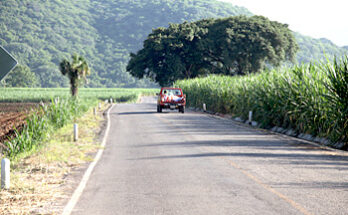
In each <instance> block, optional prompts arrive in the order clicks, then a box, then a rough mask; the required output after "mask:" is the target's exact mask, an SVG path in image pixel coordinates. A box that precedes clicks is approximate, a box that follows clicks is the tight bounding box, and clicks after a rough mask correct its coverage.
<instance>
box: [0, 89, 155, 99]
mask: <svg viewBox="0 0 348 215" xmlns="http://www.w3.org/2000/svg"><path fill="white" fill-rule="evenodd" d="M156 92H158V89H151V88H150V89H142V88H136V89H132V88H81V89H80V90H79V99H81V100H85V99H87V100H88V99H99V100H106V99H110V98H113V99H114V100H115V101H117V102H124V101H128V100H129V99H130V100H132V99H135V98H138V97H139V96H140V95H155V94H156ZM57 97H59V98H61V99H65V100H67V99H69V98H70V97H71V96H70V92H69V89H68V88H29V89H28V88H0V102H40V101H43V102H50V101H51V100H52V99H54V98H57Z"/></svg>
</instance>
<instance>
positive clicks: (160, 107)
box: [158, 105, 162, 113]
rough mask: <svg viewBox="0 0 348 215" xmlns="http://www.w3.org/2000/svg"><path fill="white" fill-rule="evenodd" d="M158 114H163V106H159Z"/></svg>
mask: <svg viewBox="0 0 348 215" xmlns="http://www.w3.org/2000/svg"><path fill="white" fill-rule="evenodd" d="M158 112H159V113H162V106H161V105H158Z"/></svg>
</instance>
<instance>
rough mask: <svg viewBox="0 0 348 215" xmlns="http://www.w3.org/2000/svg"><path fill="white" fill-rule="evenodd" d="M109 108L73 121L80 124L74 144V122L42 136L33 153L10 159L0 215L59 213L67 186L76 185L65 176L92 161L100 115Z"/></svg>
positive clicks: (1, 195)
mask: <svg viewBox="0 0 348 215" xmlns="http://www.w3.org/2000/svg"><path fill="white" fill-rule="evenodd" d="M59 106H61V107H62V106H63V105H59ZM108 106H109V104H103V105H102V107H101V109H98V112H97V115H94V113H93V109H92V108H89V110H88V111H87V112H86V113H84V114H83V117H80V118H78V119H75V120H74V122H75V123H78V124H79V134H80V135H79V139H78V141H76V142H74V141H73V123H67V124H66V125H65V126H63V127H61V128H56V129H54V132H50V135H46V136H45V137H42V141H41V143H40V144H39V145H38V146H36V147H35V150H31V151H27V152H23V153H20V154H18V155H16V157H14V158H11V187H10V189H9V190H0V202H1V204H0V214H61V212H62V209H63V208H62V207H63V206H64V202H65V199H67V198H69V196H70V194H69V193H70V192H72V191H71V190H70V188H69V187H70V186H71V185H73V184H78V182H79V181H78V180H79V179H76V180H77V181H75V180H74V177H67V175H69V173H70V172H74V171H76V168H78V167H79V166H80V165H81V164H83V163H86V162H89V161H91V160H92V159H93V157H92V156H93V153H94V152H96V151H97V150H98V149H99V148H100V141H99V136H100V132H101V130H102V128H103V126H102V124H103V121H104V118H103V116H102V114H103V112H104V111H105V109H106V108H107V107H108ZM56 107H58V106H56ZM66 185H68V186H66Z"/></svg>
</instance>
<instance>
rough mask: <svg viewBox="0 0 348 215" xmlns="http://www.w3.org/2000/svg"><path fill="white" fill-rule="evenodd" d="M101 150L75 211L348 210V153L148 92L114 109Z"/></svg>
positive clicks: (152, 212)
mask: <svg viewBox="0 0 348 215" xmlns="http://www.w3.org/2000/svg"><path fill="white" fill-rule="evenodd" d="M110 114H111V128H110V133H109V136H108V140H107V144H106V147H105V151H104V153H103V156H102V158H101V159H100V161H99V163H98V164H97V165H96V167H95V169H94V171H93V173H92V175H91V178H90V180H89V182H88V184H87V187H86V189H85V190H84V192H83V194H82V196H81V198H80V200H79V202H78V203H77V205H76V206H75V208H74V210H73V213H72V214H238V215H242V214H306V215H307V214H348V209H347V205H348V156H347V153H339V152H335V151H330V150H325V149H321V148H318V147H316V146H312V145H309V144H306V143H304V142H301V141H298V140H295V139H293V138H287V137H284V136H281V135H277V134H272V133H270V132H265V131H262V130H257V129H252V128H248V127H246V126H243V125H239V124H236V123H234V122H232V121H230V120H223V119H218V118H214V117H212V116H209V115H206V114H201V113H195V112H186V113H185V114H181V113H177V112H176V111H175V112H174V111H164V113H156V104H155V100H154V99H153V98H145V99H143V102H142V103H141V104H119V105H117V106H116V107H114V108H113V109H112V111H111V113H110Z"/></svg>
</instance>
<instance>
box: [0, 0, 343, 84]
mask: <svg viewBox="0 0 348 215" xmlns="http://www.w3.org/2000/svg"><path fill="white" fill-rule="evenodd" d="M235 15H247V16H251V15H252V14H251V13H250V12H249V11H248V10H247V9H246V8H243V7H237V6H234V5H232V4H228V3H223V2H219V1H215V0H194V1H192V0H176V1H172V0H90V1H85V0H74V1H68V0H54V1H53V0H52V1H44V0H41V1H31V0H6V1H1V2H0V45H2V46H4V47H5V48H6V49H8V50H9V51H10V52H11V53H12V54H13V55H14V56H15V57H16V58H17V59H18V60H19V62H20V63H21V64H25V65H28V66H29V67H30V69H31V71H32V72H34V73H35V74H36V76H37V77H38V78H39V80H40V83H41V85H42V86H43V87H58V86H67V85H68V82H67V80H66V79H65V78H64V77H63V76H61V75H60V73H59V71H58V63H59V62H60V61H61V59H62V58H64V57H66V58H68V57H70V54H72V53H79V54H81V55H84V56H85V57H86V58H87V59H88V61H89V62H90V64H91V67H92V69H93V71H92V75H91V77H90V83H89V85H88V86H90V87H102V86H103V87H138V86H150V85H151V83H150V82H149V81H147V80H140V81H139V80H136V79H134V78H133V77H131V76H130V75H129V74H128V73H126V72H125V66H126V65H127V62H128V59H129V53H130V52H135V51H136V50H138V49H140V48H141V47H142V42H143V41H144V39H145V38H146V36H147V35H148V34H149V33H150V32H151V30H152V29H153V28H157V27H166V26H168V23H182V22H184V21H195V20H199V19H202V18H209V17H226V16H235ZM295 35H296V38H297V39H298V43H299V45H300V48H301V51H300V52H299V54H298V57H297V59H298V61H300V62H308V61H310V60H312V59H321V58H323V50H325V53H326V54H327V55H341V54H343V52H344V51H346V50H347V49H344V48H339V47H338V46H336V45H334V44H333V43H331V42H328V41H326V40H324V39H320V40H316V39H312V38H310V37H305V36H301V35H300V34H298V33H295Z"/></svg>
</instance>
